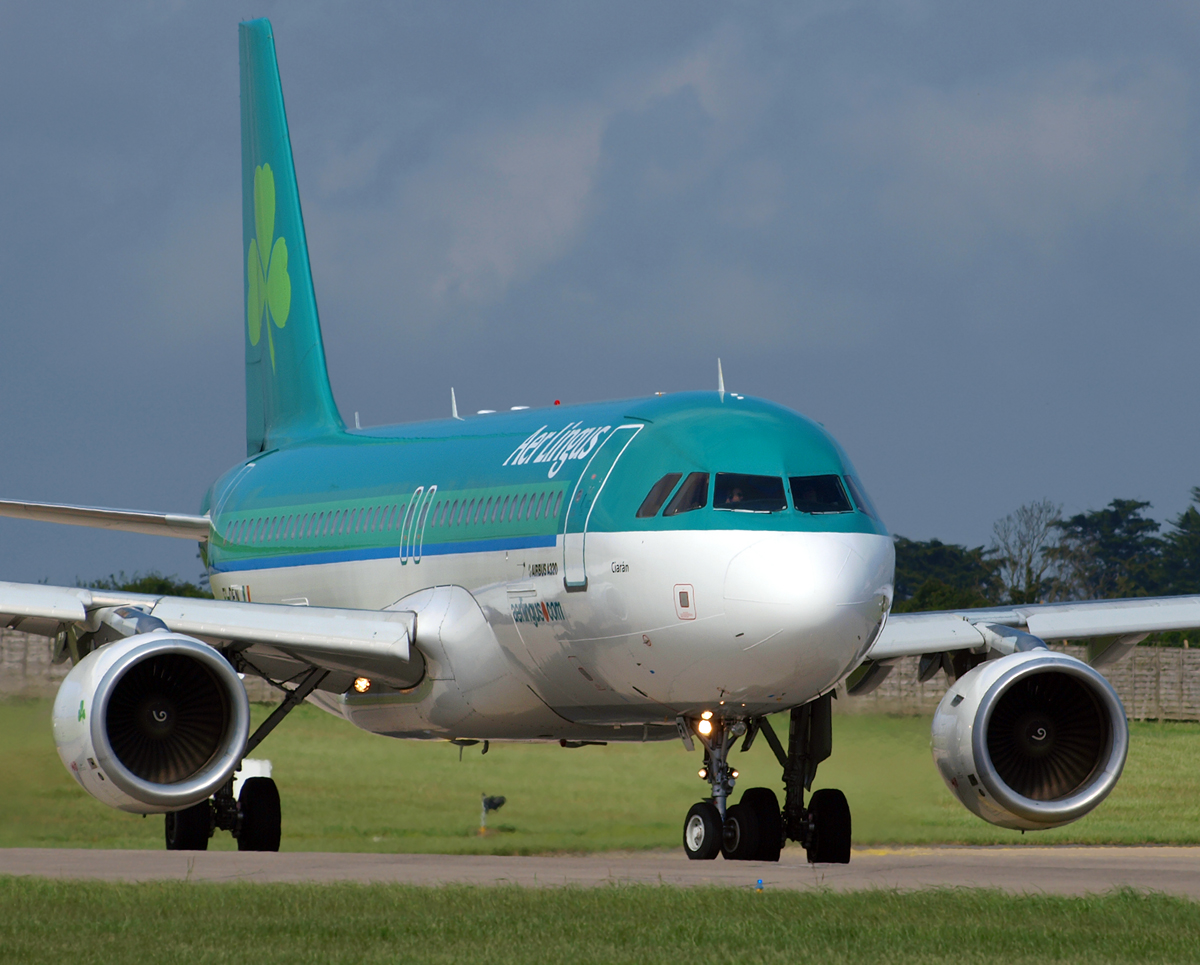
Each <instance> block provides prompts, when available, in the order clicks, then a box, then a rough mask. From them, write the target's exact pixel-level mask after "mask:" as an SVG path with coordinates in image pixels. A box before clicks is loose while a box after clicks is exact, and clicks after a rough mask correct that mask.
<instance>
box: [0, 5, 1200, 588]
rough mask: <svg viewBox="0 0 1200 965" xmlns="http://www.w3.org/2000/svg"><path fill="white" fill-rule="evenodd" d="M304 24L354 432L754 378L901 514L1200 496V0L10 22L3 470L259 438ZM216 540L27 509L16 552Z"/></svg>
mask: <svg viewBox="0 0 1200 965" xmlns="http://www.w3.org/2000/svg"><path fill="white" fill-rule="evenodd" d="M250 13H254V14H258V15H265V16H269V17H271V18H272V20H273V23H274V26H275V34H276V41H277V46H278V52H279V60H280V68H281V72H282V76H283V83H284V91H285V96H286V99H287V105H288V114H289V117H290V121H291V126H292V135H293V146H294V149H295V154H296V166H297V170H298V177H299V180H300V187H301V194H302V198H303V202H304V207H305V217H306V221H307V226H308V234H309V243H310V246H311V251H312V257H313V274H314V277H315V280H316V285H317V297H318V301H319V303H320V307H321V314H322V321H323V326H324V332H325V343H326V349H327V352H328V356H329V366H330V376H331V378H332V381H333V387H334V393H335V395H336V397H337V399H338V402H339V404H340V406H341V409H342V412H343V414H344V415H345V416H346V418H347V420H348V421H350V420H352V419H353V413H354V412H355V410H358V411H360V412H361V413H362V419H363V424H364V425H368V424H376V423H384V422H396V421H408V420H416V419H423V418H428V417H434V416H442V415H445V414H446V412H447V410H448V406H449V391H450V386H451V385H454V386H455V387H456V388H457V391H458V398H459V401H460V406H461V407H462V408H464V409H469V410H471V411H474V410H475V409H479V408H501V407H506V406H510V405H516V404H527V405H541V404H545V403H547V402H550V401H552V400H553V399H554V398H562V399H564V400H569V401H582V400H590V399H599V398H607V397H619V396H630V395H641V394H645V393H648V392H651V391H654V390H668V391H674V390H682V389H692V388H709V387H715V378H716V371H715V370H716V358H717V356H718V355H719V356H721V357H722V358H723V360H724V366H725V373H726V381H727V384H728V385H729V386H730V387H731V388H733V389H736V390H738V391H742V392H746V393H751V394H754V395H760V396H765V397H767V398H770V399H774V400H777V401H779V402H782V403H784V404H786V405H789V406H792V407H794V408H796V409H798V410H800V411H802V412H804V413H806V414H808V415H810V416H812V417H814V418H816V419H819V420H821V421H823V422H824V423H825V424H826V425H827V426H828V427H829V428H830V429H831V430H832V431H833V433H834V434H835V435H836V436H837V437H838V438H839V439H840V440H841V441H842V443H843V445H844V446H845V447H846V448H847V450H848V451H849V452H850V454H851V456H852V457H853V458H854V459H855V461H856V462H857V464H858V466H859V468H860V470H861V472H862V475H863V476H864V478H865V480H866V481H867V485H868V487H869V488H870V489H871V490H872V492H873V495H874V496H875V499H876V502H877V503H878V504H879V506H880V508H881V510H882V512H883V514H884V517H885V519H886V520H887V522H888V524H889V525H890V527H891V528H892V529H893V531H895V532H899V533H903V534H905V535H909V536H912V537H916V538H925V537H930V536H938V537H941V538H943V539H947V540H954V541H965V542H969V543H980V542H985V541H986V540H987V539H988V536H989V533H990V530H991V524H992V521H993V520H994V519H996V518H997V517H999V516H1002V515H1004V514H1005V513H1007V512H1009V511H1011V510H1012V509H1014V508H1015V507H1016V506H1018V505H1020V504H1021V503H1023V502H1027V501H1029V500H1032V499H1039V498H1043V497H1049V498H1051V499H1053V500H1055V501H1057V502H1061V503H1063V504H1065V506H1066V508H1067V510H1068V511H1078V510H1081V509H1086V508H1091V507H1098V506H1100V505H1102V504H1104V503H1106V502H1107V501H1108V500H1109V499H1111V498H1113V497H1115V496H1123V497H1138V498H1143V499H1149V500H1151V501H1152V502H1153V503H1154V507H1155V510H1154V511H1155V513H1156V515H1157V516H1158V517H1159V518H1165V517H1166V516H1168V515H1174V514H1175V513H1177V512H1179V511H1180V510H1181V509H1182V508H1183V507H1184V506H1185V505H1186V503H1187V498H1188V491H1189V489H1190V487H1192V486H1193V485H1198V484H1200V450H1198V447H1197V436H1198V434H1200V405H1198V404H1197V401H1196V400H1195V391H1194V388H1193V387H1194V384H1195V381H1196V379H1195V375H1194V372H1195V368H1196V360H1197V358H1198V354H1200V353H1198V351H1197V350H1198V348H1200V344H1198V343H1200V334H1198V332H1197V325H1196V320H1195V307H1194V306H1195V305H1196V302H1197V293H1198V292H1197V289H1198V286H1200V272H1197V271H1196V269H1195V267H1194V263H1195V261H1196V255H1197V252H1198V250H1200V246H1198V245H1200V141H1198V138H1197V133H1198V132H1197V95H1198V94H1200V66H1198V65H1200V61H1198V60H1197V57H1196V53H1195V52H1196V50H1197V49H1200V8H1197V6H1196V4H1194V3H1193V4H1183V3H1169V2H1168V3H1161V4H1145V3H1137V4H1134V3H1120V2H1116V3H1106V4H1103V5H1100V6H1097V5H1096V4H1095V3H1055V4H1045V3H1030V2H1016V3H1010V4H999V5H996V4H993V5H987V6H986V8H985V6H984V5H979V4H975V5H964V4H958V3H936V2H921V0H911V2H895V3H887V2H883V3H837V2H821V3H802V2H795V0H789V2H783V3H778V4H769V3H762V4H753V3H730V2H722V3H708V4H705V3H697V2H686V3H684V2H681V3H646V2H645V0H639V2H636V3H618V2H611V3H604V4H585V3H562V2H556V3H548V4H539V3H534V2H522V3H511V4H506V3H469V4H468V3H437V4H430V3H423V4H404V3H395V4H387V5H383V4H370V5H355V4H350V3H338V4H319V3H296V2H292V3H286V4H282V3H281V4H277V3H271V2H262V0H260V2H259V3H258V4H257V5H256V7H255V8H254V9H253V10H250V9H247V8H246V7H245V6H244V5H238V6H235V5H231V4H229V3H225V2H205V3H187V2H182V0H177V2H172V3H156V2H144V3H141V4H107V5H105V4H96V3H54V4H38V5H32V4H8V5H5V6H3V7H0V89H2V90H3V91H4V94H3V96H2V98H0V226H2V227H3V230H2V231H0V332H2V333H3V342H2V349H0V452H2V454H3V455H2V457H0V494H2V495H4V496H8V497H14V498H28V499H42V500H53V501H77V502H84V503H93V504H98V505H109V506H120V507H137V508H146V509H170V510H177V511H194V510H195V509H196V507H197V506H198V503H199V500H200V497H201V495H202V493H203V491H204V489H205V488H206V487H207V485H208V484H209V482H210V481H211V480H212V479H213V478H214V477H215V476H216V475H217V474H218V473H220V472H221V471H223V470H224V469H225V468H226V467H227V466H229V465H231V464H232V463H233V462H235V461H236V460H237V459H239V458H240V456H241V455H242V453H243V451H244V444H245V443H244V439H245V433H244V417H243V397H244V389H243V383H242V378H243V374H242V371H243V370H242V358H241V353H242V334H241V333H242V319H243V308H242V304H241V303H242V290H243V289H242V262H243V258H242V254H241V220H240V204H241V201H240V191H241V184H240V161H239V120H238V64H237V21H238V20H239V19H242V18H243V17H244V16H246V15H247V14H250ZM148 568H158V569H160V570H164V571H166V572H168V573H179V574H181V575H184V576H189V577H194V576H195V575H196V574H197V573H198V572H199V563H198V561H197V560H196V559H195V549H194V546H193V545H191V544H188V543H185V542H182V541H177V540H164V539H154V538H151V537H139V536H124V535H114V534H110V533H104V532H96V531H88V530H83V529H77V528H74V527H55V526H49V525H40V524H31V523H19V522H15V521H10V520H0V579H9V580H36V579H40V578H46V577H48V578H50V579H51V580H52V581H55V582H59V581H71V580H73V579H74V578H75V577H77V576H78V577H80V578H82V579H91V578H94V577H97V576H101V575H104V574H107V573H109V572H113V571H117V570H122V569H124V570H126V571H133V570H139V569H140V570H144V569H148Z"/></svg>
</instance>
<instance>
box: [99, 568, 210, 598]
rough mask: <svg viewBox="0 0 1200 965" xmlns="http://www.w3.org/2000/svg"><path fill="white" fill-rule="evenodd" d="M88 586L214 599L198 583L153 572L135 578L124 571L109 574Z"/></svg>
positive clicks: (136, 575) (128, 591) (138, 574)
mask: <svg viewBox="0 0 1200 965" xmlns="http://www.w3.org/2000/svg"><path fill="white" fill-rule="evenodd" d="M86 585H87V587H88V589H90V590H123V591H125V592H126V593H148V594H150V595H152V596H194V597H208V598H211V597H212V594H211V593H209V592H208V590H207V589H205V588H204V587H202V586H200V585H198V584H196V583H188V582H186V581H185V580H181V579H179V577H177V576H163V575H162V574H161V573H157V572H155V571H153V570H151V571H150V572H149V573H134V574H133V576H126V575H125V572H124V571H123V570H122V571H121V572H120V573H119V574H116V575H113V574H109V576H108V577H107V579H103V580H93V581H92V582H91V583H88V584H86Z"/></svg>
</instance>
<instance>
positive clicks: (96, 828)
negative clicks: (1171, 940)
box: [0, 701, 1200, 854]
mask: <svg viewBox="0 0 1200 965" xmlns="http://www.w3.org/2000/svg"><path fill="white" fill-rule="evenodd" d="M268 711H269V708H266V707H261V706H256V707H255V708H254V715H255V719H256V720H259V719H261V718H262V717H263V716H265V714H266V713H267V712H268ZM49 718H50V703H49V702H48V701H8V702H0V734H3V735H4V738H3V741H2V742H0V773H2V774H3V775H4V780H3V781H2V782H0V809H2V811H0V813H2V814H3V815H4V819H3V821H0V847H30V846H33V847H97V848H161V847H162V846H163V844H162V818H161V817H150V818H144V819H143V818H141V817H139V816H137V815H130V814H124V813H121V812H117V811H112V810H110V809H109V808H107V807H105V806H104V805H102V804H100V803H99V802H97V801H94V800H92V799H91V798H89V797H88V796H87V795H86V794H85V793H84V792H83V791H82V790H81V789H80V788H79V787H78V786H77V785H76V784H75V782H74V781H73V780H72V779H71V778H70V776H69V775H68V774H67V772H66V771H65V769H64V768H63V766H62V764H61V763H60V761H59V759H58V755H57V754H56V753H55V751H54V743H53V739H52V737H51V733H50V719H49ZM785 725H786V721H777V722H776V729H777V731H780V732H781V733H783V732H785V730H786V726H785ZM258 754H259V756H263V757H269V758H270V759H271V760H272V762H273V764H274V768H275V778H276V780H277V781H278V783H279V787H280V793H281V795H282V798H283V808H284V825H283V827H284V834H283V848H284V849H285V850H290V851H312V850H321V851H384V852H395V851H423V852H454V853H464V852H466V853H481V852H491V853H521V854H529V853H538V852H547V851H594V850H606V849H625V848H657V847H666V848H674V847H677V846H678V844H679V838H680V835H681V829H682V822H683V816H684V814H685V813H686V811H687V809H688V807H689V806H690V805H691V804H692V803H693V802H695V801H697V800H699V799H700V798H701V797H702V796H703V794H704V793H706V792H705V788H706V785H705V784H704V783H703V782H702V781H700V780H699V779H698V778H697V777H696V769H697V767H699V764H700V755H699V752H698V751H697V752H696V753H694V754H691V755H689V754H687V753H686V752H685V751H684V750H683V748H682V746H681V745H680V744H679V742H677V741H675V742H671V743H667V744H646V745H639V744H629V745H621V744H610V745H608V746H607V747H584V748H580V749H577V750H570V749H563V748H560V747H558V746H557V745H550V746H546V745H520V744H493V745H492V747H491V751H490V753H488V754H487V755H486V756H484V755H481V754H480V748H479V747H473V748H467V749H466V751H465V753H464V754H463V757H462V761H461V763H460V761H459V751H458V748H456V747H453V746H451V745H449V744H447V743H442V742H439V743H417V742H403V741H396V740H391V739H388V738H384V737H378V736H375V735H372V734H367V733H364V732H362V731H359V730H356V729H355V728H354V727H352V726H350V725H349V724H347V723H346V722H344V721H341V720H338V719H336V718H333V717H331V716H329V715H327V714H325V713H323V712H321V711H319V710H317V709H315V708H313V707H308V706H305V707H301V708H300V709H299V710H297V711H296V712H295V713H294V714H293V715H292V716H291V717H289V718H288V719H287V720H286V721H285V722H284V723H283V725H282V726H281V727H280V728H279V729H278V730H277V731H275V733H274V734H272V735H271V736H270V737H269V738H268V739H267V741H266V742H265V743H264V744H263V745H262V747H261V748H260V749H259V752H258ZM733 760H734V763H735V766H737V767H738V769H739V770H740V772H741V779H740V780H739V782H738V783H739V787H741V788H746V787H751V786H754V785H758V784H763V785H767V786H771V787H775V788H777V789H778V788H779V767H778V764H777V763H776V762H775V760H774V758H773V757H772V756H771V753H770V750H769V748H768V747H767V745H766V742H765V741H763V740H761V739H760V740H759V741H757V742H756V743H755V746H754V747H753V749H752V750H751V751H750V753H749V754H745V755H743V754H740V753H735V754H734V757H733ZM1198 765H1200V725H1197V724H1155V723H1143V724H1138V723H1135V724H1134V725H1133V727H1132V746H1131V749H1130V753H1129V763H1128V765H1127V767H1126V770H1125V776H1124V778H1123V779H1122V781H1121V783H1120V784H1119V785H1118V787H1117V789H1116V791H1115V792H1114V793H1113V794H1112V796H1111V797H1110V798H1109V799H1108V801H1106V802H1105V803H1104V804H1102V805H1101V806H1100V807H1099V808H1098V809H1097V810H1096V811H1095V812H1093V813H1092V814H1091V815H1089V816H1088V817H1086V818H1084V819H1083V820H1081V821H1078V822H1076V823H1075V824H1072V825H1069V826H1068V827H1066V828H1061V829H1058V830H1055V831H1048V832H1040V833H1037V834H1027V835H1024V836H1022V835H1020V834H1019V833H1018V832H1012V831H1005V830H1002V829H1000V828H994V827H992V826H991V825H988V824H985V823H984V822H982V821H980V820H979V819H977V818H975V817H974V816H972V815H970V814H969V813H968V812H967V811H966V810H965V809H963V808H962V806H961V805H959V804H958V802H957V801H956V800H955V799H954V798H952V797H951V795H950V792H949V791H948V790H947V789H946V787H945V786H944V785H943V784H942V781H941V778H940V777H938V775H937V772H936V770H935V768H934V766H933V762H932V760H931V759H930V755H929V721H928V719H925V718H915V717H884V716H879V717H869V716H864V717H858V716H838V717H835V718H834V753H833V757H832V758H831V759H830V760H829V761H827V762H826V763H824V764H822V765H821V769H820V772H819V774H818V777H817V784H818V785H821V786H826V787H840V788H842V789H843V790H844V791H845V792H846V795H847V797H848V798H849V800H850V806H851V808H852V810H853V815H854V840H855V842H856V843H857V844H860V845H862V844H872V843H939V842H940V843H973V844H985V843H1000V844H1049V843H1060V844H1061V843H1067V842H1078V843H1096V844H1098V843H1116V844H1137V843H1147V842H1155V843H1176V844H1179V843H1198V842H1200V766H1198ZM481 792H484V793H487V794H503V795H505V796H506V797H507V798H508V803H507V804H506V805H505V806H504V808H503V810H501V811H499V812H497V813H495V814H493V815H492V816H491V817H490V818H489V824H490V825H491V826H492V828H493V829H494V831H493V833H491V834H489V835H488V836H487V837H480V836H479V834H478V824H479V795H480V793H481ZM234 846H235V845H234V841H233V839H232V838H230V837H229V835H227V834H222V833H218V834H217V835H216V836H215V837H214V838H213V840H212V843H211V845H210V847H212V848H214V849H218V848H219V849H231V848H233V847H234Z"/></svg>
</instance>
